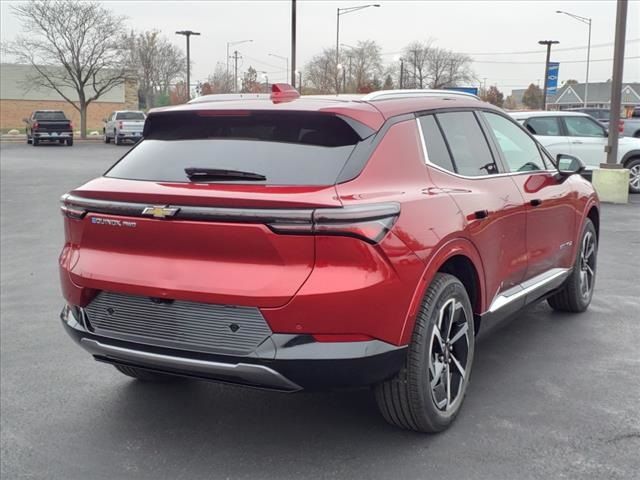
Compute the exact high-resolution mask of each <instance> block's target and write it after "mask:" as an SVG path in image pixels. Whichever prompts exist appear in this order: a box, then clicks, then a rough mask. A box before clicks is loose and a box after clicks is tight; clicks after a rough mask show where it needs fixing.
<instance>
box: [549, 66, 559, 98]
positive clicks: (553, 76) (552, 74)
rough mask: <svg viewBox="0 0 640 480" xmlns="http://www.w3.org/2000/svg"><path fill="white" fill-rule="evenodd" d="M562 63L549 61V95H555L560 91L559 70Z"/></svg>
mask: <svg viewBox="0 0 640 480" xmlns="http://www.w3.org/2000/svg"><path fill="white" fill-rule="evenodd" d="M559 70H560V64H559V63H558V62H549V71H548V73H547V95H555V94H556V92H557V91H558V71H559Z"/></svg>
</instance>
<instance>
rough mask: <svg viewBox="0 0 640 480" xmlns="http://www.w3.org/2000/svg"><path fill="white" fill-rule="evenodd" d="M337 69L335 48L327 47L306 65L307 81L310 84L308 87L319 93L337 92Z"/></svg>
mask: <svg viewBox="0 0 640 480" xmlns="http://www.w3.org/2000/svg"><path fill="white" fill-rule="evenodd" d="M337 70H338V69H337V68H336V51H335V49H333V48H325V49H324V50H323V51H322V53H321V54H319V55H316V56H314V57H313V58H312V59H311V61H310V62H309V63H307V65H306V66H305V72H304V76H305V82H306V83H307V84H308V85H310V87H307V88H308V89H310V90H314V91H316V92H318V93H330V92H334V93H335V92H336V91H337V90H336V77H337Z"/></svg>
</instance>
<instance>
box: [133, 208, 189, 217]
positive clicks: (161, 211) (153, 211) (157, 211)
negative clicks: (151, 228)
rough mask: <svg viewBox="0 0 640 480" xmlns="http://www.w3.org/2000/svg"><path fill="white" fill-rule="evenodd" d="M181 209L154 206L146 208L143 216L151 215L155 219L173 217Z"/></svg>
mask: <svg viewBox="0 0 640 480" xmlns="http://www.w3.org/2000/svg"><path fill="white" fill-rule="evenodd" d="M179 210H180V209H179V208H177V207H162V206H157V205H154V206H153V207H145V209H144V210H142V215H149V216H151V217H153V218H167V217H173V216H174V215H175V214H176V213H178V211H179Z"/></svg>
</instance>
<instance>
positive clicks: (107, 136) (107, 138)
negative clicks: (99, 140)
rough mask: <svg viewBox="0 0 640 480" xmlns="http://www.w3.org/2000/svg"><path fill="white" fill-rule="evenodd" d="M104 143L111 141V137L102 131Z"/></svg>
mask: <svg viewBox="0 0 640 480" xmlns="http://www.w3.org/2000/svg"><path fill="white" fill-rule="evenodd" d="M104 143H111V138H110V137H109V135H107V132H104Z"/></svg>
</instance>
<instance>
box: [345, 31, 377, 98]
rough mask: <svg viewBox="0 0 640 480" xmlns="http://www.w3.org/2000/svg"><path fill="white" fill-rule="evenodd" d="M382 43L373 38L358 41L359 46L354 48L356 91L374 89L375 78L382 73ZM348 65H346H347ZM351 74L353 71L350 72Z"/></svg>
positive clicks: (353, 62)
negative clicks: (379, 43)
mask: <svg viewBox="0 0 640 480" xmlns="http://www.w3.org/2000/svg"><path fill="white" fill-rule="evenodd" d="M381 50H382V49H381V48H380V45H378V44H377V43H376V42H375V41H373V40H365V41H364V42H358V46H357V48H352V49H351V50H350V52H349V53H350V54H351V55H352V59H353V60H352V62H350V63H351V65H349V67H353V79H354V85H355V91H356V92H362V91H363V90H373V88H374V86H373V84H374V79H376V78H378V77H380V76H381V75H382V57H381V55H380V52H381ZM345 67H346V65H345ZM350 74H351V72H350Z"/></svg>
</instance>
